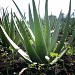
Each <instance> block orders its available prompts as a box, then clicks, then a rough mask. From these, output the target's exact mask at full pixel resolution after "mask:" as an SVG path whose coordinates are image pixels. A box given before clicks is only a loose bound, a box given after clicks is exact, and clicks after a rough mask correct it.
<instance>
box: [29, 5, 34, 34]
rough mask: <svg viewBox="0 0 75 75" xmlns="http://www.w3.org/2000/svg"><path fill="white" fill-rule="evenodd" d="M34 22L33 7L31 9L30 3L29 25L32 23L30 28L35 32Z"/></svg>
mask: <svg viewBox="0 0 75 75" xmlns="http://www.w3.org/2000/svg"><path fill="white" fill-rule="evenodd" d="M33 24H34V23H33V19H32V14H31V9H30V5H29V25H30V28H31V30H32V32H33V33H34V25H33Z"/></svg>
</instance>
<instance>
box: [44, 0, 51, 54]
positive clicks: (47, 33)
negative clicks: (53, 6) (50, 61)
mask: <svg viewBox="0 0 75 75" xmlns="http://www.w3.org/2000/svg"><path fill="white" fill-rule="evenodd" d="M45 21H46V47H47V51H48V53H49V52H50V36H51V35H50V25H49V19H48V0H46V3H45Z"/></svg>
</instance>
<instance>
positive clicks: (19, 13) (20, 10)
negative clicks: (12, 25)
mask: <svg viewBox="0 0 75 75" xmlns="http://www.w3.org/2000/svg"><path fill="white" fill-rule="evenodd" d="M12 1H13V3H14V4H15V6H16V8H17V10H18V11H19V14H20V15H21V17H22V18H23V14H22V12H21V10H20V9H19V7H18V6H17V4H16V3H15V1H14V0H12Z"/></svg>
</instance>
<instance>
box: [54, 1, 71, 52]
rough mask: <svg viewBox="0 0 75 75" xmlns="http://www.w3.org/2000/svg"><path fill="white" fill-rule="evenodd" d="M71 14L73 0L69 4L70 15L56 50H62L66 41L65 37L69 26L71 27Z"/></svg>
mask: <svg viewBox="0 0 75 75" xmlns="http://www.w3.org/2000/svg"><path fill="white" fill-rule="evenodd" d="M70 14H71V0H70V4H69V12H68V16H67V23H66V26H65V28H64V34H63V36H62V38H61V41H60V44H59V45H58V46H57V48H56V50H55V52H59V50H61V48H62V47H63V45H64V41H65V38H66V36H67V32H68V28H69V22H70Z"/></svg>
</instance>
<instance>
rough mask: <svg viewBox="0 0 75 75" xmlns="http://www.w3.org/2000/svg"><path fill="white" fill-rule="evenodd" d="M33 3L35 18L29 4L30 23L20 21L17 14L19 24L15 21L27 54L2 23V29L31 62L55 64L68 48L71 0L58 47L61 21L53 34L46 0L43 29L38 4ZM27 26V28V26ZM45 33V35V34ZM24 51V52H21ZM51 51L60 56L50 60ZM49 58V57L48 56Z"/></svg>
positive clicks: (14, 45)
mask: <svg viewBox="0 0 75 75" xmlns="http://www.w3.org/2000/svg"><path fill="white" fill-rule="evenodd" d="M12 1H13V3H14V4H15V6H16V8H17V9H18V11H19V13H20V15H21V17H22V18H23V15H22V13H21V11H20V9H19V8H18V6H17V4H16V3H15V2H14V0H12ZM32 3H33V4H32V5H33V18H32V14H31V9H30V5H29V25H30V26H29V25H28V24H27V23H26V21H24V20H23V23H22V22H20V21H19V19H18V17H17V16H16V14H14V15H15V17H16V20H17V22H18V24H16V22H15V24H14V25H15V28H16V30H17V32H18V34H19V37H20V39H21V41H22V43H23V45H24V46H25V48H26V51H27V54H26V53H25V52H24V51H23V50H22V49H20V48H19V47H18V46H17V45H16V44H15V43H14V42H13V41H12V40H11V39H10V37H9V36H8V35H7V34H8V33H6V32H5V30H4V28H3V27H2V26H1V25H0V29H1V31H2V32H3V34H4V35H5V37H6V38H7V39H8V41H9V42H10V44H11V45H12V46H13V47H14V48H15V49H16V50H17V51H18V52H19V53H20V54H21V55H22V56H23V57H24V58H25V59H26V60H27V61H29V62H31V63H32V62H37V63H48V62H49V63H50V64H54V63H55V62H57V61H58V60H59V59H60V57H62V56H63V55H64V53H65V52H66V51H67V50H68V49H67V48H65V46H64V42H65V38H66V33H67V30H68V25H69V20H70V12H71V0H70V5H69V12H68V17H67V23H66V27H65V28H64V34H63V37H62V39H61V41H60V43H59V44H58V46H57V48H55V47H56V44H57V38H58V35H59V30H60V23H59V21H60V20H58V21H57V22H56V26H55V29H54V32H53V34H52V35H51V25H50V24H49V18H48V0H46V2H45V25H44V28H45V30H43V24H42V23H41V22H40V18H39V16H38V13H37V10H36V5H35V1H34V0H32ZM25 27H26V28H25ZM26 29H27V30H28V31H29V34H30V37H31V39H29V36H28V35H27V34H28V33H27V31H26ZM43 33H44V35H43ZM21 52H22V53H21ZM51 52H57V53H58V56H57V57H55V58H54V59H53V60H50V53H51ZM47 57H48V58H49V59H48V58H47Z"/></svg>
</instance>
